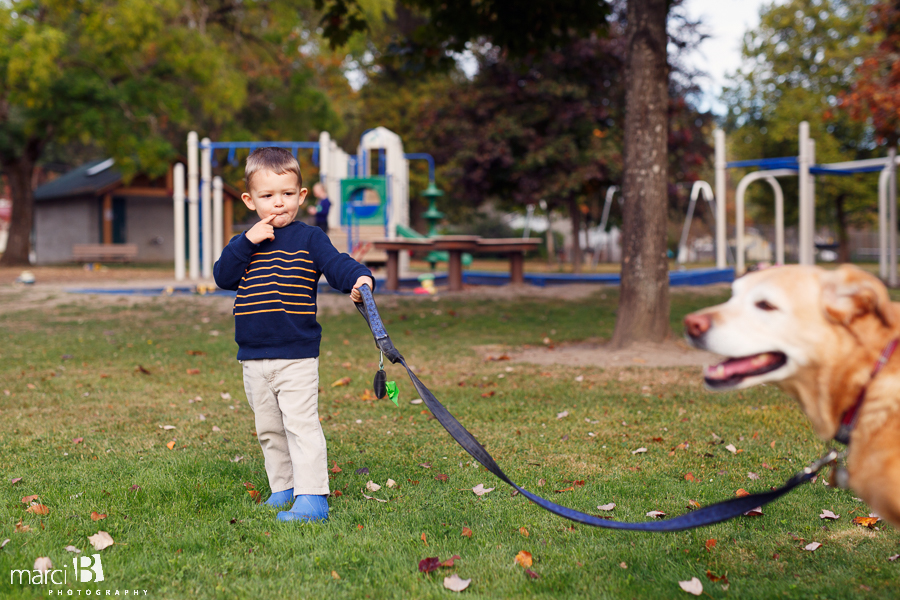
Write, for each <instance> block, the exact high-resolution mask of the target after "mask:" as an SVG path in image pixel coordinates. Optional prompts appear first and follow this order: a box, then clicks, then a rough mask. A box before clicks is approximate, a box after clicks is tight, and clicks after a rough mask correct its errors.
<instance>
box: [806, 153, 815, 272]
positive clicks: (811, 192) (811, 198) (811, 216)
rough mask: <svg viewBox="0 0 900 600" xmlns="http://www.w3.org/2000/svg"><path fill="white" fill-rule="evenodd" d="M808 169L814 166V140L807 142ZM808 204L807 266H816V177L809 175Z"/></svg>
mask: <svg viewBox="0 0 900 600" xmlns="http://www.w3.org/2000/svg"><path fill="white" fill-rule="evenodd" d="M807 158H808V159H809V165H810V167H812V166H815V164H816V140H813V139H810V140H809V153H808V154H807ZM806 193H807V198H806V201H807V203H808V207H807V208H808V212H807V213H806V214H807V225H808V227H809V232H808V233H807V238H806V239H807V240H809V264H811V265H814V264H816V176H815V175H813V174H810V175H809V187H807V188H806Z"/></svg>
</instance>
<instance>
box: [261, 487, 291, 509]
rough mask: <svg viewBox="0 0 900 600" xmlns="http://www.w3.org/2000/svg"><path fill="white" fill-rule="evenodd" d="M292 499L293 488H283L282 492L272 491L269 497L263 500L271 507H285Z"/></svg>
mask: <svg viewBox="0 0 900 600" xmlns="http://www.w3.org/2000/svg"><path fill="white" fill-rule="evenodd" d="M293 499H294V488H291V489H289V490H284V491H283V492H273V493H272V495H271V496H269V499H268V500H266V501H265V503H264V504H265V505H266V506H271V507H272V508H287V507H288V506H290V505H291V500H293Z"/></svg>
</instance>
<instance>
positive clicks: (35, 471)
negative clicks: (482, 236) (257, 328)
mask: <svg viewBox="0 0 900 600" xmlns="http://www.w3.org/2000/svg"><path fill="white" fill-rule="evenodd" d="M602 293H603V296H601V292H600V291H598V292H597V293H596V294H595V295H592V296H591V297H589V298H587V299H583V300H573V301H564V300H560V299H554V300H552V301H551V300H543V299H520V300H518V301H516V302H514V303H510V302H507V301H501V300H491V299H483V298H482V299H478V298H466V299H446V298H439V299H436V300H433V299H432V298H405V299H394V300H391V301H390V302H388V301H386V300H384V299H382V301H381V305H382V316H383V318H384V319H385V322H386V326H387V328H388V331H389V332H390V333H391V336H392V338H393V340H394V343H395V345H396V346H397V347H398V348H399V349H400V351H401V352H402V353H403V354H404V355H405V356H406V357H407V359H408V360H409V362H410V364H412V365H414V366H415V368H416V370H417V372H418V373H419V375H420V377H421V379H422V380H423V381H424V382H425V383H426V385H428V386H429V387H430V388H431V389H432V391H434V392H435V394H436V396H437V397H438V398H439V399H440V400H441V401H442V402H443V403H444V404H445V405H446V406H447V407H448V408H449V409H450V410H451V411H452V412H453V413H454V414H455V415H456V416H457V417H458V418H459V420H460V421H461V422H462V423H463V424H464V425H466V426H467V427H468V428H469V429H470V430H471V431H472V432H473V433H474V434H475V435H476V436H477V437H478V439H479V440H481V441H482V442H483V443H484V444H485V446H486V447H487V448H488V450H489V451H490V452H491V453H492V454H493V455H494V457H495V458H496V459H497V461H498V462H499V464H500V465H501V467H502V468H503V469H504V470H505V471H506V472H507V473H508V474H509V475H510V476H511V477H512V478H513V479H514V480H516V481H517V482H519V483H520V484H522V485H523V486H525V487H527V488H529V489H531V490H534V491H536V492H537V493H541V494H542V495H546V496H548V497H551V498H552V499H553V500H555V501H558V502H561V503H563V504H566V505H568V506H572V507H574V508H577V509H580V510H583V511H587V512H592V513H599V511H598V510H597V506H598V505H601V504H607V503H615V504H616V507H615V509H614V510H612V512H611V513H608V514H610V515H611V516H612V517H614V518H617V519H621V520H640V521H643V520H647V519H648V517H646V516H645V513H647V512H648V511H652V510H660V511H663V512H665V513H667V514H668V515H670V516H673V515H677V514H681V513H683V512H685V511H687V510H689V503H690V502H691V501H693V502H697V503H699V504H701V505H707V504H710V503H712V502H715V501H718V500H721V499H725V498H728V497H732V496H734V494H735V492H736V491H737V490H738V489H740V488H743V489H746V490H748V491H761V490H765V489H768V488H769V486H777V485H780V484H781V483H782V482H783V481H784V480H785V479H786V478H787V477H788V476H789V475H790V474H791V473H792V472H794V471H795V470H798V469H799V468H802V466H804V465H805V464H807V463H808V462H809V461H811V460H813V459H815V458H817V457H818V456H820V455H821V454H822V453H823V451H824V448H825V444H823V443H822V442H820V441H818V440H816V439H815V437H814V436H813V433H812V430H811V428H810V426H809V424H808V423H807V421H806V419H805V417H804V416H803V415H802V414H801V412H800V411H799V409H798V408H797V406H795V404H794V403H793V401H791V400H789V399H787V398H786V397H785V396H784V395H783V394H781V393H780V392H778V391H777V390H775V389H774V388H771V387H766V388H758V389H754V390H751V391H745V392H742V393H731V394H715V395H714V394H711V393H708V392H707V391H705V390H704V389H703V388H702V386H701V382H700V373H699V369H696V368H693V369H674V368H669V369H647V368H628V369H612V370H603V369H599V368H574V367H570V366H564V365H563V366H549V367H548V366H538V365H531V364H520V363H510V362H508V361H493V360H485V357H484V354H485V352H484V351H483V350H480V347H484V346H488V345H496V344H504V345H507V346H508V347H510V348H515V347H521V346H522V345H525V344H530V345H539V344H541V340H542V339H543V338H544V337H545V336H549V337H551V338H552V339H553V341H554V342H557V343H559V342H565V341H576V340H583V339H586V338H590V337H600V338H606V337H608V336H609V335H610V334H611V332H612V328H613V326H614V319H615V308H616V302H617V298H616V293H615V291H614V290H612V291H611V290H609V289H607V290H604V291H603V292H602ZM726 294H727V292H726V291H724V290H723V292H722V294H721V295H719V296H715V295H710V294H709V293H708V292H690V291H677V292H675V293H674V297H673V307H672V326H673V330H674V331H676V332H677V334H678V335H680V332H681V326H680V320H681V318H682V317H683V316H684V314H686V313H687V312H689V311H690V310H693V309H695V308H699V307H701V306H706V305H709V304H712V303H714V302H718V301H721V300H723V299H724V298H725V296H726ZM64 302H68V300H67V299H66V300H64ZM347 302H348V303H349V300H347ZM321 321H322V323H323V327H324V329H325V333H324V335H325V338H324V340H323V344H322V356H321V363H320V375H321V381H320V387H321V388H322V392H321V394H320V404H319V411H320V416H321V417H322V419H323V426H324V429H325V434H326V437H327V439H328V451H329V464H331V463H334V464H336V465H337V466H338V467H339V469H340V472H335V473H333V474H332V479H331V483H332V486H333V487H332V489H333V490H337V491H340V492H341V495H340V496H336V495H335V496H334V497H332V498H330V499H329V503H330V506H331V517H330V518H329V520H328V521H327V522H325V523H321V524H307V525H297V524H282V523H278V522H276V521H275V518H274V517H275V513H274V511H272V510H269V509H267V508H265V507H263V506H257V505H256V504H254V502H253V500H252V499H251V496H250V494H249V493H248V489H247V487H246V486H247V485H248V484H249V485H252V486H253V487H254V488H255V490H259V491H261V492H262V497H263V498H266V497H268V493H269V489H268V484H267V480H266V477H265V472H264V467H263V460H262V454H261V451H260V449H259V446H258V443H257V440H256V438H255V437H254V425H253V415H252V413H251V411H250V409H249V407H248V406H247V403H246V400H245V398H244V394H243V389H242V383H241V379H240V369H239V365H238V363H237V362H236V361H235V360H234V355H235V352H236V346H235V345H234V342H233V339H232V338H233V321H232V318H231V316H230V310H229V309H228V308H227V306H226V305H225V304H223V301H222V300H221V299H216V298H202V297H194V298H180V299H179V298H170V299H163V298H158V299H152V300H149V301H144V302H141V303H136V304H132V303H131V302H130V301H128V300H125V299H122V301H116V300H114V301H112V302H110V301H109V300H105V301H102V302H101V301H97V302H93V301H91V300H90V299H88V301H85V300H84V299H83V298H80V297H75V296H73V297H72V300H71V302H68V303H63V304H61V305H59V306H56V307H55V308H52V309H40V310H35V309H31V310H22V311H20V312H6V313H5V314H0V341H2V343H0V358H2V360H0V477H2V479H0V543H3V540H5V539H7V538H9V540H10V541H9V542H8V543H7V544H6V545H5V546H4V547H3V548H2V549H0V597H2V598H38V597H48V596H49V597H57V596H56V594H55V592H56V591H59V590H61V591H63V593H64V594H65V593H67V591H68V590H73V594H74V596H79V595H81V596H82V597H88V596H87V591H89V590H91V591H96V590H100V591H101V592H102V593H104V594H105V591H104V590H112V592H111V593H112V594H115V591H116V590H118V591H120V594H124V591H125V590H140V595H141V596H142V597H143V590H147V595H146V597H148V598H282V597H284V598H288V597H289V598H376V599H380V598H448V597H451V596H453V594H454V592H451V591H448V590H446V589H444V587H443V578H444V577H445V576H448V575H450V574H452V573H456V574H458V575H459V576H460V577H462V578H464V579H471V580H472V583H471V585H470V586H469V588H468V589H467V590H465V591H464V592H462V594H463V595H464V596H466V597H472V598H526V597H527V598H532V597H534V598H591V599H596V598H615V599H618V598H652V599H656V598H688V597H691V596H689V595H688V594H686V593H685V592H683V591H681V590H680V589H679V586H678V582H679V581H686V580H689V579H691V578H692V577H697V578H699V579H700V580H701V581H702V582H703V586H704V595H705V596H708V597H713V598H740V599H753V598H759V599H766V598H804V599H805V598H832V599H834V598H896V597H897V596H898V594H900V592H898V590H900V560H897V561H896V562H890V561H888V557H889V556H893V555H895V554H897V553H898V552H900V532H898V531H896V530H895V529H894V528H892V527H890V526H886V525H884V524H883V523H879V524H878V528H877V529H875V530H871V529H867V528H864V527H860V526H857V525H853V524H851V522H850V520H851V519H852V518H853V517H855V516H866V515H867V514H868V512H869V511H868V509H867V507H866V506H865V505H864V504H863V503H862V502H860V501H858V500H856V499H855V498H854V495H853V493H852V492H846V491H841V490H834V489H831V488H829V487H826V486H825V485H823V483H822V479H820V480H819V481H818V482H817V483H815V484H812V485H807V486H804V487H802V488H801V489H799V490H797V491H795V492H793V493H791V494H790V495H789V496H788V497H786V498H783V499H781V500H779V501H777V502H775V503H774V504H770V505H768V506H766V507H764V508H763V513H764V514H763V516H759V517H743V518H740V519H737V520H734V521H731V522H728V523H724V524H720V525H716V526H713V527H708V528H704V529H699V530H694V531H688V532H681V533H669V534H642V533H626V532H613V531H606V530H597V529H593V528H590V527H585V526H581V525H575V526H574V527H572V526H571V525H572V524H571V523H570V522H568V521H565V520H563V519H560V518H558V517H555V516H553V515H551V514H549V513H547V512H544V511H543V510H541V509H538V508H537V507H535V506H534V505H532V504H530V503H529V502H527V501H526V500H523V499H522V498H521V496H519V497H512V496H511V489H510V488H508V487H507V486H505V485H504V484H502V483H500V482H499V481H498V480H496V479H495V478H494V477H493V476H492V475H490V474H489V473H487V472H486V471H485V470H484V468H482V467H480V466H478V465H477V464H472V461H471V459H470V458H469V457H468V455H466V454H465V453H464V452H463V451H462V449H461V448H460V447H459V446H458V445H456V443H455V442H453V440H452V439H451V438H450V437H449V436H447V435H446V433H445V432H444V430H443V429H442V428H441V427H440V426H439V425H438V424H437V422H436V421H435V420H433V419H431V418H429V415H428V414H427V411H424V410H423V408H424V406H423V405H411V404H410V400H412V399H413V398H414V397H415V396H414V395H413V394H414V391H413V388H412V385H411V384H410V383H409V381H408V380H407V379H406V378H405V375H403V374H402V372H401V369H400V368H398V367H393V366H390V365H388V366H386V369H387V370H388V378H389V379H396V380H397V381H398V384H399V387H400V408H396V407H395V406H394V405H393V404H392V403H390V402H389V401H388V400H387V399H385V400H380V401H379V400H374V401H373V400H368V399H363V398H364V393H365V390H366V389H367V388H368V387H369V386H370V385H371V381H372V377H373V375H374V373H375V371H376V369H377V361H378V354H377V352H376V350H375V348H374V344H373V343H372V339H371V336H370V334H369V332H368V330H367V329H366V328H365V324H364V322H363V320H362V319H361V318H360V317H359V315H357V314H356V313H355V311H354V312H353V313H352V314H351V313H349V312H348V313H345V314H326V315H324V316H322V317H321ZM215 332H218V334H219V335H215ZM501 350H502V349H501ZM494 355H495V356H497V355H498V353H497V352H496V351H495V352H494ZM192 373H193V374H192ZM344 377H349V378H350V383H349V385H346V386H339V387H332V382H335V381H336V380H339V379H341V378H344ZM365 397H367V395H366V396H365ZM563 411H568V416H567V417H564V418H557V414H558V413H561V412H563ZM201 415H202V417H201ZM164 426H174V428H173V429H164V428H163V427H164ZM172 442H174V443H172ZM727 445H734V446H735V447H736V449H738V450H739V452H738V453H736V454H734V453H732V452H730V451H729V450H728V449H726V446H727ZM169 446H172V447H171V448H169ZM640 447H645V448H647V452H645V453H639V454H633V451H634V450H636V449H637V448H640ZM423 465H430V466H427V467H426V466H423ZM362 469H367V470H368V473H367V474H366V473H364V472H360V470H362ZM750 473H753V474H755V475H758V479H751V478H750V476H749V475H748V474H750ZM688 474H690V475H691V476H690V477H688V478H687V479H686V476H687V475H688ZM439 475H446V478H443V477H441V478H438V476H439ZM755 475H754V477H755ZM15 478H21V481H20V482H18V483H15V484H13V483H11V482H12V480H13V479H15ZM388 479H393V480H394V481H396V482H397V486H396V487H394V488H388V487H387V486H386V482H387V480H388ZM442 479H446V480H445V481H442ZM369 480H371V481H373V482H375V483H377V484H380V485H382V486H384V487H382V488H381V489H380V490H378V491H377V492H369V491H366V490H365V489H364V488H365V486H366V482H367V481H369ZM692 480H693V481H692ZM581 481H583V482H584V484H583V485H577V484H576V483H574V482H581ZM477 484H484V485H485V486H486V487H494V488H496V489H494V491H492V492H490V493H489V494H487V495H484V496H481V497H479V496H476V495H475V494H474V493H473V492H472V491H471V488H472V487H474V486H476V485H477ZM567 489H568V490H569V491H565V490H567ZM557 490H562V491H559V492H557ZM364 492H365V494H366V495H369V496H372V497H374V498H379V499H382V500H387V502H378V501H376V500H374V499H372V500H367V499H366V498H365V497H364ZM336 493H337V492H334V494H336ZM34 494H36V495H38V496H39V499H40V502H41V503H43V505H45V506H46V507H48V508H49V514H47V515H38V514H32V513H28V512H26V510H25V509H26V504H23V502H22V500H21V499H22V498H23V497H25V496H29V495H34ZM823 509H828V510H831V511H833V512H834V513H836V514H838V515H840V518H839V519H838V520H837V521H827V522H826V521H823V520H822V519H820V518H819V515H820V513H821V512H822V510H823ZM93 512H96V513H99V514H103V515H106V517H105V518H103V519H101V520H97V521H95V520H92V517H91V514H92V513H93ZM17 526H18V527H17ZM25 527H28V528H29V530H28V531H18V530H17V529H19V530H20V529H23V528H25ZM464 528H468V529H469V530H471V532H472V535H471V537H465V536H463V535H462V533H463V531H464ZM101 530H102V531H106V532H108V533H109V534H110V535H111V536H112V538H113V539H114V540H115V545H113V546H111V547H109V548H106V549H104V550H102V551H101V552H100V555H101V557H102V561H103V569H104V573H105V580H104V581H103V582H102V583H99V584H89V583H74V582H73V579H74V578H73V569H72V558H73V556H75V555H74V554H71V553H70V552H68V551H66V550H65V547H66V546H70V545H71V546H75V547H76V548H78V549H80V550H82V551H83V553H84V554H82V556H83V555H85V554H91V553H93V552H94V551H93V549H92V548H91V546H90V544H89V542H88V539H87V538H88V536H91V535H94V534H96V533H97V532H98V531H101ZM810 542H819V543H821V544H822V546H821V547H820V548H818V549H817V550H815V551H807V550H804V546H806V545H807V544H809V543H810ZM520 551H527V552H530V553H531V555H532V556H533V561H534V563H533V565H532V566H531V571H532V572H533V573H534V574H535V575H536V576H537V577H536V578H534V577H532V576H530V575H529V574H528V573H526V571H525V569H524V568H523V567H521V566H519V565H517V564H515V562H514V559H515V557H516V555H517V553H519V552H520ZM453 555H458V556H459V557H460V559H459V560H457V561H456V562H455V565H454V566H453V567H445V568H440V569H438V570H437V571H434V572H433V573H431V574H428V575H426V574H422V573H420V572H419V571H418V568H417V567H418V563H419V561H420V560H422V559H423V558H426V557H434V556H437V557H440V559H441V560H445V559H448V558H450V557H451V556H453ZM42 556H46V557H49V558H50V559H51V560H52V562H53V565H54V568H56V569H61V568H62V567H63V565H68V569H67V574H68V583H67V584H65V585H47V586H41V585H29V584H22V585H20V584H19V583H18V581H15V582H14V583H10V580H9V578H8V577H9V576H8V575H7V574H8V573H9V572H10V570H12V569H31V568H32V565H33V564H34V562H35V559H36V558H38V557H42ZM707 572H709V573H710V575H714V576H716V577H722V576H725V577H727V584H726V583H725V581H726V580H725V579H722V580H720V581H718V582H713V581H712V580H711V579H709V578H708V576H707ZM51 591H52V592H53V595H50V592H51Z"/></svg>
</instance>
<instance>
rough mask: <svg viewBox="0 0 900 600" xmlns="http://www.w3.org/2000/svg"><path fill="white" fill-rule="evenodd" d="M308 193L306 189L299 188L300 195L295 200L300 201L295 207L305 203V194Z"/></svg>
mask: <svg viewBox="0 0 900 600" xmlns="http://www.w3.org/2000/svg"><path fill="white" fill-rule="evenodd" d="M308 193H309V190H308V189H306V188H300V195H299V196H297V199H298V200H300V204H298V205H297V206H300V205H302V204H303V203H304V202H305V201H306V194H308Z"/></svg>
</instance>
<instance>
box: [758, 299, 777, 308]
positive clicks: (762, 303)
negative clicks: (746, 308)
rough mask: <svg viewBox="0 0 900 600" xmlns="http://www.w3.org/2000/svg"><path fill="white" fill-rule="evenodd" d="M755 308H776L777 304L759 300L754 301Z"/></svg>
mask: <svg viewBox="0 0 900 600" xmlns="http://www.w3.org/2000/svg"><path fill="white" fill-rule="evenodd" d="M756 308H758V309H760V310H778V307H777V306H773V305H771V304H769V303H768V302H767V301H766V300H760V301H759V302H757V303H756Z"/></svg>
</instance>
